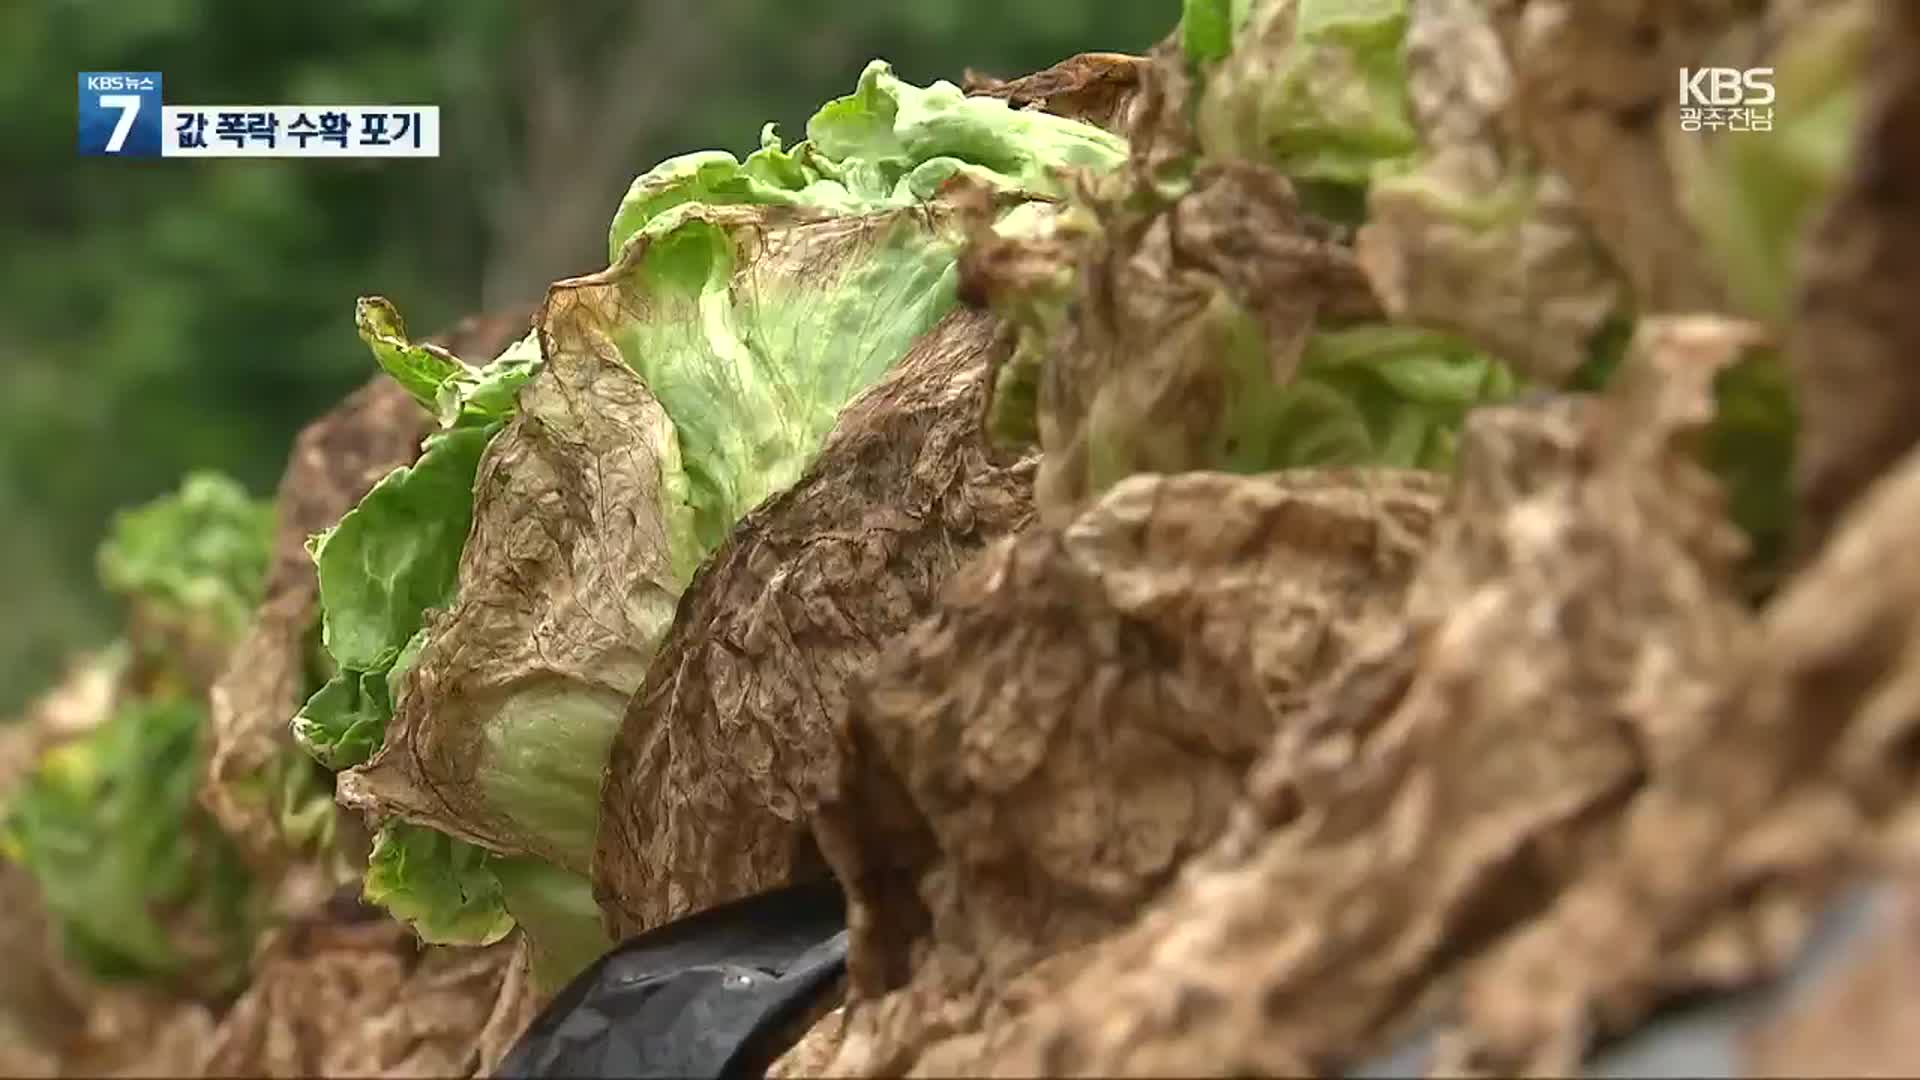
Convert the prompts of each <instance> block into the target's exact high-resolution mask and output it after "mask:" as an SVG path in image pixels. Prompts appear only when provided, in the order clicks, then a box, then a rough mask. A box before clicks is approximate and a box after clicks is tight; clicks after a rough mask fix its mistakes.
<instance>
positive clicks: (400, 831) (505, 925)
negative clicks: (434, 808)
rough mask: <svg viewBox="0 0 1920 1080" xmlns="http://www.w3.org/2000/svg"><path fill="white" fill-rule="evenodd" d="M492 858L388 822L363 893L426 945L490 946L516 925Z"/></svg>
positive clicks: (420, 830) (428, 831) (444, 837)
mask: <svg viewBox="0 0 1920 1080" xmlns="http://www.w3.org/2000/svg"><path fill="white" fill-rule="evenodd" d="M496 861H497V857H496V856H494V855H493V854H491V853H490V852H487V851H485V850H483V849H481V848H477V847H474V846H473V845H472V844H465V843H461V842H460V841H458V840H455V839H453V838H452V837H450V836H447V835H445V834H443V833H440V832H436V831H435V830H433V829H427V828H422V827H420V826H418V825H409V824H407V823H406V822H404V821H390V822H388V823H387V824H386V825H385V826H383V827H382V828H381V829H380V831H379V832H378V833H377V834H375V836H374V839H373V852H372V854H371V855H369V856H368V858H367V881H366V888H365V890H364V895H365V896H366V898H367V901H368V902H369V903H374V904H378V905H380V906H381V907H384V908H386V909H387V910H388V911H390V912H392V913H393V916H394V918H397V919H399V920H400V921H402V922H404V923H406V924H407V925H408V926H411V927H412V928H413V930H414V933H416V934H418V935H420V940H422V941H424V942H426V943H427V944H429V945H491V944H493V943H494V942H496V941H499V940H500V939H501V938H504V937H506V936H507V934H509V933H510V932H512V930H513V925H514V923H513V916H511V915H509V914H507V909H506V899H505V896H504V894H503V892H502V891H501V887H500V879H499V877H498V876H496V875H495V873H494V864H495V862H496Z"/></svg>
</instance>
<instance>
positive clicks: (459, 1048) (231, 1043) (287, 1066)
mask: <svg viewBox="0 0 1920 1080" xmlns="http://www.w3.org/2000/svg"><path fill="white" fill-rule="evenodd" d="M525 964H526V958H525V955H524V953H523V951H522V950H521V948H520V942H519V939H518V938H513V939H509V940H507V941H505V942H502V943H500V944H498V945H493V946H489V947H487V948H484V949H442V948H431V947H428V948H423V947H422V946H420V945H419V944H418V943H417V942H416V941H415V940H414V939H413V936H412V934H411V933H410V932H408V931H407V930H406V928H404V927H402V926H400V925H399V924H398V923H395V922H393V921H392V920H390V919H386V918H384V917H382V916H379V915H377V914H376V915H374V917H373V918H372V919H370V920H364V921H358V922H351V921H350V922H334V923H330V924H320V925H309V926H300V927H295V928H293V929H291V930H289V931H286V932H282V933H281V934H280V935H279V936H278V937H276V939H274V940H272V941H270V942H269V943H267V944H266V945H265V946H264V947H263V952H262V955H261V957H260V958H259V960H258V962H257V963H256V967H255V974H254V979H253V983H252V985H251V986H249V987H248V989H247V991H246V993H245V994H244V995H242V996H241V998H240V1000H239V1001H237V1002H236V1003H235V1004H234V1006H233V1008H232V1009H231V1010H230V1011H228V1012H227V1013H226V1015H225V1016H224V1017H222V1018H221V1020H220V1025H219V1028H218V1030H217V1031H216V1032H215V1033H214V1035H213V1038H212V1039H211V1041H210V1042H209V1043H208V1044H207V1045H206V1046H205V1048H204V1052H205V1056H204V1059H203V1060H202V1062H201V1063H200V1067H199V1069H197V1070H196V1071H195V1073H194V1075H206V1076H235V1077H288V1078H296V1077H308V1076H381V1077H421V1078H427V1077H448V1076H487V1075H491V1071H492V1067H493V1066H494V1065H495V1064H497V1063H498V1060H499V1058H500V1056H501V1055H502V1054H503V1053H504V1050H505V1049H506V1047H507V1045H508V1044H509V1043H510V1040H511V1039H513V1038H515V1037H517V1036H518V1034H519V1031H520V1030H521V1029H523V1028H524V1027H525V1025H526V1023H527V1022H528V1020H530V1019H531V1004H532V999H531V997H530V996H529V994H528V989H527V982H526V978H525V970H524V969H525Z"/></svg>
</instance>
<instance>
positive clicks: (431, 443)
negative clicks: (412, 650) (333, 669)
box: [311, 427, 495, 672]
mask: <svg viewBox="0 0 1920 1080" xmlns="http://www.w3.org/2000/svg"><path fill="white" fill-rule="evenodd" d="M494 433H495V429H493V428H478V427H470V428H456V429H454V430H451V431H447V432H443V433H441V434H438V435H435V436H432V437H431V438H429V439H428V440H427V442H426V444H425V449H424V450H423V451H422V452H421V454H420V460H419V461H416V462H415V463H414V464H412V465H409V466H404V467H402V468H399V469H396V470H394V471H393V472H392V473H390V474H388V475H387V477H386V478H385V479H383V480H381V481H380V482H379V483H378V484H375V485H374V487H373V490H372V491H370V492H368V493H367V497H366V498H364V499H362V500H361V501H360V504H359V505H358V506H356V507H354V508H353V509H352V510H349V511H348V512H347V513H346V515H345V516H344V517H342V518H341V519H340V523H339V524H338V525H336V526H334V527H333V528H332V529H330V530H328V531H326V532H324V533H321V534H320V535H319V536H318V537H317V538H315V539H314V541H313V543H312V545H311V550H312V552H313V559H314V562H315V564H316V565H317V566H318V569H319V577H320V605H321V613H322V614H321V627H322V629H321V633H322V640H323V641H324V642H325V643H326V648H327V652H328V653H329V654H330V655H331V656H332V657H333V661H334V663H335V664H336V665H338V667H340V668H341V669H343V670H346V671H354V672H385V671H386V670H387V669H388V668H389V667H391V666H392V664H393V661H394V660H395V658H397V657H398V656H399V655H400V649H401V647H402V646H404V645H405V644H406V643H407V640H408V639H409V638H411V637H413V635H414V634H416V633H418V632H419V630H420V627H421V625H422V623H423V622H424V621H425V613H426V612H427V611H428V610H429V609H430V608H435V607H440V606H443V605H444V604H446V603H447V601H448V600H449V599H451V596H452V592H453V585H454V580H455V575H456V573H457V572H458V569H459V563H460V551H461V548H462V547H463V546H464V545H465V544H466V540H467V530H468V529H470V528H472V526H473V476H474V472H475V470H477V469H478V468H479V466H480V455H481V453H482V452H483V451H485V450H486V447H487V443H488V441H489V440H491V439H492V438H493V435H494Z"/></svg>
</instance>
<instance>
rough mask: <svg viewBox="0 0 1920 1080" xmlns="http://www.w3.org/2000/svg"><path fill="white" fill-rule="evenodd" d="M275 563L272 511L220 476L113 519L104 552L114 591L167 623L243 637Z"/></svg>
mask: <svg viewBox="0 0 1920 1080" xmlns="http://www.w3.org/2000/svg"><path fill="white" fill-rule="evenodd" d="M272 556H273V507H272V506H271V504H269V503H266V502H263V501H261V500H258V499H255V498H253V497H252V496H250V495H248V494H247V492H246V490H245V489H244V488H242V487H241V486H240V485H239V483H238V482H236V481H234V480H232V479H230V478H228V477H226V476H222V475H220V474H218V473H209V472H199V473H193V474H191V475H189V476H188V477H187V478H186V480H185V481H184V482H183V483H182V484H181V485H180V490H179V491H178V492H177V493H175V494H173V495H169V496H166V497H164V498H161V499H157V500H155V501H154V502H151V503H148V504H147V505H145V506H142V507H139V508H137V509H133V510H125V511H122V512H120V513H119V514H117V515H115V517H114V520H113V524H112V527H111V529H110V531H109V533H108V535H107V539H106V541H105V543H103V544H102V545H101V547H100V552H99V557H98V561H99V570H100V579H101V581H102V582H103V583H104V584H105V585H106V586H107V588H108V589H110V590H112V591H113V592H115V593H118V594H120V595H122V596H125V597H129V598H132V599H134V600H136V601H137V602H140V603H143V604H146V605H148V606H149V607H150V608H151V609H153V610H154V611H156V612H158V613H162V614H164V615H165V616H167V617H169V618H172V619H177V620H182V621H186V622H189V623H195V624H206V625H209V626H211V627H212V628H214V629H215V630H217V631H218V632H219V633H221V634H223V635H226V636H228V637H229V638H231V637H235V636H238V634H239V633H240V631H241V630H243V629H244V628H245V627H246V625H247V620H248V619H249V618H251V617H252V615H253V609H254V606H255V605H256V604H258V603H259V602H260V595H261V590H262V588H263V587H264V586H265V583H266V574H267V564H268V562H269V561H270V560H271V559H272Z"/></svg>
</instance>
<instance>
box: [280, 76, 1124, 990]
mask: <svg viewBox="0 0 1920 1080" xmlns="http://www.w3.org/2000/svg"><path fill="white" fill-rule="evenodd" d="M1125 153H1126V148H1125V145H1124V143H1123V142H1122V141H1121V140H1119V139H1117V138H1115V137H1114V136H1112V135H1110V134H1108V133H1106V132H1103V131H1101V130H1099V129H1097V128H1094V127H1092V126H1089V125H1084V124H1080V123H1076V122H1074V121H1069V120H1065V119H1061V118H1059V117H1053V116H1048V115H1044V114H1040V113H1032V112H1019V111H1015V110H1011V109H1009V108H1008V107H1007V106H1006V105H1005V104H1004V103H1002V102H1000V101H997V100H990V99H974V98H968V97H966V96H965V95H964V94H962V93H961V91H960V90H959V89H958V88H956V87H954V86H952V85H950V84H946V83H936V84H935V85H933V86H930V87H925V88H921V87H914V86H910V85H907V84H905V83H903V82H901V81H900V80H899V79H897V78H896V77H895V76H894V75H893V74H892V72H891V70H890V69H889V68H888V67H887V65H886V64H884V63H878V62H876V63H875V64H873V65H870V66H869V67H868V68H867V69H866V71H865V72H864V73H863V74H862V76H861V78H860V81H859V83H858V85H857V86H856V87H855V89H854V91H853V92H852V93H851V94H849V95H847V96H846V97H843V98H840V99H837V100H835V101H833V102H831V103H829V104H828V105H826V106H825V107H824V108H822V109H821V110H820V111H819V112H818V113H816V114H815V115H814V117H813V118H812V120H811V121H809V123H808V125H807V137H806V138H805V139H804V140H802V141H800V142H798V143H796V144H793V145H792V146H788V145H786V144H785V143H784V142H783V141H782V140H780V139H779V138H778V137H777V136H776V135H775V134H774V132H773V131H772V129H771V128H769V129H767V130H765V131H764V132H763V133H762V145H761V147H760V149H759V150H757V151H755V152H754V153H752V154H750V155H748V156H747V157H746V158H745V159H744V160H742V159H739V158H735V157H734V156H732V155H730V154H724V153H700V154H692V155H686V156H682V157H679V158H675V159H672V160H670V161H667V162H664V163H662V164H661V165H659V166H658V167H656V168H655V169H653V170H651V171H649V172H648V173H646V174H645V175H643V176H641V177H640V178H638V179H637V180H635V181H634V183H633V185H632V187H631V188H630V190H629V191H628V193H627V195H626V197H625V198H624V199H623V200H622V202H621V204H620V206H619V208H618V210H617V212H616V213H615V216H614V221H613V225H612V229H611V234H610V236H609V253H610V257H611V264H610V265H609V266H608V268H607V269H606V270H605V271H603V272H601V273H598V274H593V275H589V276H586V277H582V278H576V279H571V280H568V281H563V282H560V283H558V284H556V285H555V286H554V287H553V288H552V289H551V290H550V291H549V295H548V298H547V303H546V305H545V307H544V308H543V310H542V311H541V313H540V315H539V317H538V319H537V320H536V328H535V333H534V334H533V335H531V336H530V337H529V338H528V339H527V340H526V341H525V342H522V343H521V344H520V345H517V346H515V347H514V348H512V349H509V350H508V351H507V352H506V353H504V354H502V356H501V357H499V358H497V359H495V360H494V361H493V362H492V363H490V364H486V365H471V364H468V363H467V362H465V361H463V360H462V359H461V358H459V357H455V356H453V355H452V354H450V353H447V352H446V351H445V350H440V349H435V348H432V347H429V346H423V345H418V344H415V343H413V342H411V341H409V340H408V339H407V337H406V334H405V329H404V326H403V325H402V323H401V322H400V319H399V316H398V315H397V313H395V312H394V310H393V308H392V306H391V305H390V304H387V303H386V302H385V301H382V300H379V299H368V300H365V301H362V303H361V306H360V310H359V322H360V327H361V333H362V337H363V339H364V340H366V341H367V343H368V345H369V347H370V349H371V350H372V351H373V353H374V356H375V360H376V362H377V363H378V364H379V366H380V367H381V369H382V370H383V371H385V372H387V373H388V374H389V375H390V376H392V377H393V378H394V379H396V380H397V381H399V382H400V384H401V385H402V386H404V387H406V388H407V390H408V391H409V392H410V393H411V394H413V396H414V397H415V398H416V399H417V400H419V401H421V402H422V403H423V404H425V405H427V406H428V407H429V408H431V409H433V410H434V412H435V414H436V415H437V416H438V417H439V418H440V423H441V431H440V432H439V433H437V434H436V435H434V436H433V437H432V438H431V439H430V440H429V441H428V443H427V444H426V446H425V449H424V451H423V453H422V455H421V457H420V459H419V461H418V462H416V463H415V464H414V465H412V466H410V467H408V468H406V469H401V470H398V471H396V472H395V473H394V474H392V475H391V476H389V477H387V478H386V479H385V480H384V481H382V482H381V483H380V484H378V485H376V487H375V488H374V489H373V491H372V492H371V493H370V494H369V495H368V496H367V498H366V499H365V500H364V501H363V502H362V503H361V504H360V505H359V506H358V507H356V508H355V509H354V510H353V511H351V512H350V513H348V514H347V515H346V516H345V517H343V518H342V520H341V521H340V523H339V525H338V526H337V527H336V528H334V529H333V530H331V531H330V532H328V533H326V534H324V535H322V536H321V537H318V538H316V540H315V541H314V543H313V545H312V550H313V554H314V558H315V561H316V563H317V565H318V568H319V576H320V592H321V598H322V607H323V614H322V620H323V624H324V627H325V633H324V638H325V645H326V649H327V652H328V653H329V655H330V657H331V661H332V664H333V666H334V667H335V668H336V671H337V673H336V674H335V675H334V677H333V678H332V679H331V680H330V681H329V682H328V683H327V685H326V686H325V687H324V688H322V689H321V690H320V691H319V692H318V693H317V694H316V695H315V696H314V698H313V699H312V700H311V701H309V702H308V704H307V706H306V708H305V709H304V710H303V711H302V713H301V715H300V717H299V718H298V719H297V720H296V721H295V730H296V733H297V735H298V737H299V739H300V741H301V742H302V744H303V745H305V746H306V747H307V748H308V749H309V750H310V751H311V752H312V753H313V755H314V756H315V757H316V758H318V759H319V760H321V761H323V762H325V763H326V764H327V765H328V766H329V767H331V768H334V769H336V770H340V771H341V775H340V778H339V794H340V797H341V799H342V800H343V801H345V802H347V803H349V804H350V805H355V806H360V807H363V808H365V809H367V810H370V811H372V812H374V813H375V814H378V815H381V816H384V817H385V818H386V819H387V820H388V824H387V825H386V826H385V827H384V828H383V830H382V832H381V835H380V838H379V839H378V841H377V843H376V849H375V855H374V869H373V871H372V872H370V874H369V877H368V887H367V892H368V895H369V896H370V897H371V898H373V899H375V900H376V901H378V902H381V903H383V904H385V905H386V906H387V907H388V909H389V910H390V911H392V912H394V913H395V914H396V915H397V916H399V917H401V918H403V919H405V920H407V921H408V922H410V923H411V924H412V925H413V926H414V927H415V928H416V929H417V930H418V931H419V932H420V933H421V934H422V936H423V937H425V938H427V939H428V940H432V941H442V942H450V943H451V942H466V943H479V942H484V941H489V940H494V939H496V938H497V937H498V936H499V935H500V934H502V933H504V932H505V930H504V929H503V928H504V927H507V926H510V925H512V924H514V923H516V922H517V923H518V924H519V925H520V926H522V928H523V929H525V930H526V932H527V934H528V938H529V941H530V943H531V945H532V948H533V955H534V961H535V968H536V974H537V975H538V976H539V977H540V979H541V981H542V982H546V983H548V984H549V985H550V984H551V982H552V981H555V980H558V979H563V978H565V977H566V976H567V975H569V974H571V973H572V971H574V970H577V969H578V968H579V967H580V966H583V965H584V964H585V963H586V962H587V961H589V960H590V959H591V958H592V957H593V956H594V955H596V954H597V953H598V952H599V951H600V950H601V949H602V948H603V947H604V945H605V944H606V943H605V940H604V932H603V931H602V930H601V929H600V924H599V916H598V911H597V907H596V906H595V904H594V903H593V899H592V895H591V890H590V888H589V887H588V883H587V876H586V875H587V872H588V870H589V867H590V863H591V857H592V849H593V841H594V835H595V830H596V827H597V817H598V804H599V785H600V777H601V772H602V770H603V768H604V765H605V761H606V757H607V753H608V749H609V747H610V745H611V743H612V740H613V737H614V735H615V734H616V733H617V731H618V728H619V725H620V721H621V717H622V716H623V714H624V711H625V708H626V704H627V700H628V699H629V698H630V697H631V696H632V694H633V693H634V691H635V690H637V689H638V688H639V686H640V684H641V682H642V680H643V679H644V678H645V675H646V671H647V666H648V664H649V662H650V660H651V658H652V656H653V653H654V651H655V649H656V647H657V645H658V643H659V642H660V640H661V638H662V637H663V636H664V635H665V633H666V632H667V629H668V627H669V626H670V625H671V623H672V620H673V617H674V612H675V608H676V605H677V602H678V598H679V596H680V594H681V593H682V592H683V591H684V590H685V589H686V587H687V584H688V583H689V581H690V580H691V578H692V576H693V574H694V573H695V571H696V570H697V568H698V567H699V566H700V564H701V562H702V560H703V559H705V557H706V556H707V554H708V553H710V552H711V551H712V550H713V549H714V548H715V547H716V546H717V545H719V544H720V543H721V541H722V540H723V539H724V538H725V537H726V535H727V534H728V532H729V530H731V529H732V528H733V526H734V524H735V523H736V522H738V521H739V520H740V519H741V518H742V517H743V516H745V515H746V514H748V513H749V512H751V511H752V509H753V508H754V507H755V506H757V505H758V504H759V503H760V502H761V501H763V500H764V499H766V498H767V497H768V496H770V495H772V494H774V493H777V492H779V491H781V490H783V489H784V488H786V487H787V486H789V485H791V484H792V483H793V482H794V481H796V480H797V479H798V478H799V477H800V476H801V475H802V474H803V473H804V471H805V470H806V468H807V467H808V464H809V462H810V461H811V460H812V458H813V456H814V455H815V454H816V453H817V451H818V450H819V448H820V446H821V444H822V443H823V442H824V440H825V439H826V437H827V435H828V433H829V432H830V431H831V430H832V428H833V425H834V423H835V420H836V418H837V417H838V415H839V414H840V411H841V410H842V408H843V407H844V406H845V405H846V404H847V403H848V402H849V401H851V400H852V399H853V398H854V397H856V396H857V395H859V394H860V393H861V392H862V391H864V390H865V389H866V388H867V387H869V386H871V385H873V384H874V383H875V382H876V381H878V380H879V379H880V378H881V377H882V376H884V375H885V374H886V373H887V372H888V371H889V370H890V369H891V368H892V367H893V365H895V364H896V363H897V362H898V361H899V360H900V359H901V358H902V357H903V356H905V355H906V353H907V351H908V349H909V348H910V346H911V345H912V344H913V342H914V341H915V340H916V339H917V338H918V337H919V336H920V335H921V334H923V333H925V332H926V331H927V330H928V329H929V328H931V327H932V326H933V325H934V324H935V323H937V322H938V321H939V320H940V319H941V318H942V317H943V316H945V315H946V314H947V313H948V312H949V311H951V310H952V309H953V308H954V307H955V305H956V304H957V286H956V280H957V271H956V263H957V259H958V255H959V251H960V249H961V247H962V244H963V240H964V237H963V235H962V230H961V228H960V227H959V225H958V224H957V223H956V221H955V215H954V213H953V212H952V210H951V208H950V207H949V206H948V205H947V199H948V194H947V193H948V192H949V191H950V190H952V185H953V182H954V181H955V179H956V178H959V177H964V178H966V180H967V181H968V182H969V183H972V184H975V185H984V186H987V187H989V188H991V189H993V190H995V191H997V192H999V193H1000V194H1001V196H1002V197H1003V198H1004V199H1005V200H1006V201H1007V202H1008V203H1009V204H1017V203H1020V202H1024V201H1032V200H1046V199H1052V198H1057V197H1059V196H1060V195H1061V194H1063V193H1064V191H1065V190H1066V189H1067V187H1068V184H1067V181H1066V174H1067V172H1069V171H1071V170H1075V169H1090V170H1102V169H1110V168H1112V167H1114V166H1116V165H1118V164H1119V163H1120V162H1121V161H1122V160H1123V159H1124V157H1125Z"/></svg>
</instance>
